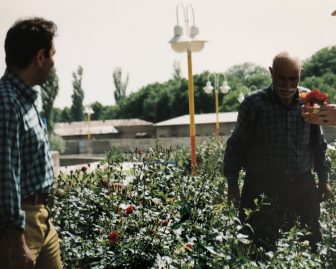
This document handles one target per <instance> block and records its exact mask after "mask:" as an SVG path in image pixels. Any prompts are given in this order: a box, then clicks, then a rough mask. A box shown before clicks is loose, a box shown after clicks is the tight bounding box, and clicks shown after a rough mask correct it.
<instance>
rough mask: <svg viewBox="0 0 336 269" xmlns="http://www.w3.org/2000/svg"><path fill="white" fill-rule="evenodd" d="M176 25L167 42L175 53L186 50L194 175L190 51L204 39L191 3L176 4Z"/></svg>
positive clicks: (193, 122)
mask: <svg viewBox="0 0 336 269" xmlns="http://www.w3.org/2000/svg"><path fill="white" fill-rule="evenodd" d="M179 7H181V8H182V11H183V16H184V22H185V30H186V35H184V34H183V28H182V26H180V24H179V16H178V15H179V13H178V12H179ZM189 10H191V11H192V18H193V24H192V26H191V27H190V28H189V17H188V15H189ZM176 19H177V25H176V26H175V27H174V36H173V38H172V39H170V41H169V43H170V45H171V47H172V49H173V50H174V51H175V52H177V53H185V52H187V58H188V96H189V115H190V146H191V170H192V175H195V169H196V128H195V105H194V82H193V76H192V57H191V53H192V52H199V51H201V50H202V49H203V47H204V43H205V42H206V40H204V39H203V38H202V37H201V36H200V35H199V29H198V27H196V25H195V15H194V9H193V7H192V5H191V4H188V5H187V6H186V7H185V6H184V5H182V4H178V5H177V6H176Z"/></svg>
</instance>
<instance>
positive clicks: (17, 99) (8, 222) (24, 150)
mask: <svg viewBox="0 0 336 269" xmlns="http://www.w3.org/2000/svg"><path fill="white" fill-rule="evenodd" d="M37 95H38V93H37V92H36V91H35V90H34V89H32V88H31V87H29V86H28V85H27V84H26V83H24V82H23V81H22V80H20V79H19V78H18V77H17V76H16V75H15V74H14V73H12V72H10V71H9V70H6V72H5V74H4V76H3V77H2V78H1V80H0V231H1V230H3V229H6V228H7V227H9V226H11V227H13V226H14V227H18V228H21V229H24V227H25V214H24V211H23V210H22V209H21V201H22V200H23V199H24V198H26V197H28V196H29V195H31V194H42V193H49V192H50V191H51V189H52V185H53V169H52V161H51V154H50V148H49V143H48V139H47V132H46V130H45V128H44V125H43V124H42V121H41V119H40V117H39V115H38V113H37V110H36V107H35V105H34V102H35V100H36V98H37Z"/></svg>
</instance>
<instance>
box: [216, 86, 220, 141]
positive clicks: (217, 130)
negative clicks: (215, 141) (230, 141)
mask: <svg viewBox="0 0 336 269" xmlns="http://www.w3.org/2000/svg"><path fill="white" fill-rule="evenodd" d="M215 106H216V130H215V135H216V137H217V138H219V134H220V130H219V117H218V91H215Z"/></svg>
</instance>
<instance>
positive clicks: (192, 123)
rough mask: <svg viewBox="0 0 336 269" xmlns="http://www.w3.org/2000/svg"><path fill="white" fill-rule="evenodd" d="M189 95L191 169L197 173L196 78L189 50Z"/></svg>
mask: <svg viewBox="0 0 336 269" xmlns="http://www.w3.org/2000/svg"><path fill="white" fill-rule="evenodd" d="M188 95H189V115H190V146H191V171H192V174H193V175H195V168H196V127H195V100H194V79H193V75H192V59H191V51H189V50H188Z"/></svg>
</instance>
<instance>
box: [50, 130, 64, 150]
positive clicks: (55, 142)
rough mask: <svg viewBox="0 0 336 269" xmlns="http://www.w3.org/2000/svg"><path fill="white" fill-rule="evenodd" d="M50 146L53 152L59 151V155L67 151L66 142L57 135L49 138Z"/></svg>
mask: <svg viewBox="0 0 336 269" xmlns="http://www.w3.org/2000/svg"><path fill="white" fill-rule="evenodd" d="M49 144H50V148H51V150H55V151H58V152H59V153H64V151H65V141H64V140H63V138H62V137H61V136H59V135H56V134H53V133H52V134H51V135H50V136H49Z"/></svg>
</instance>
